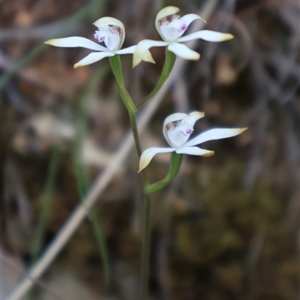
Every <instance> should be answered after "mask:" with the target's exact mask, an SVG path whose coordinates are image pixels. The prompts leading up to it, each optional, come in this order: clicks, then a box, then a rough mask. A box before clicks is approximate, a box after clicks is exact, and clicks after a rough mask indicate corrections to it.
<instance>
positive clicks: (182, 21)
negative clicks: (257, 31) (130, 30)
mask: <svg viewBox="0 0 300 300" xmlns="http://www.w3.org/2000/svg"><path fill="white" fill-rule="evenodd" d="M178 12H179V8H177V7H175V6H168V7H165V8H163V9H162V10H160V11H159V12H158V14H157V16H156V19H155V27H156V29H157V31H158V33H159V35H160V36H161V38H162V39H163V41H153V40H143V41H141V42H139V43H138V44H137V48H136V50H135V52H134V55H133V66H134V67H135V66H137V65H138V64H139V63H140V62H141V61H142V60H144V61H146V62H151V63H155V61H154V60H153V58H152V56H151V53H150V52H149V51H148V50H149V49H150V48H151V47H163V46H167V48H168V50H169V51H171V52H173V53H174V54H175V55H177V56H179V57H182V58H184V59H188V60H198V59H199V58H200V54H199V53H198V52H196V51H193V50H191V49H190V48H188V47H187V46H186V45H184V44H180V43H181V42H187V41H190V40H195V39H203V40H205V41H209V42H223V41H227V40H230V39H232V38H233V35H232V34H230V33H221V32H216V31H211V30H200V31H196V32H194V33H191V34H188V35H186V36H182V35H183V34H184V33H185V31H186V30H187V28H188V27H189V25H190V24H191V23H192V22H193V21H195V20H197V19H200V20H202V21H203V22H205V23H206V21H205V20H204V19H202V18H201V17H200V16H198V15H196V14H188V15H185V16H183V17H181V18H180V17H179V16H178V15H177V13H178Z"/></svg>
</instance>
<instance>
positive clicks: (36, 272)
mask: <svg viewBox="0 0 300 300" xmlns="http://www.w3.org/2000/svg"><path fill="white" fill-rule="evenodd" d="M216 2H217V0H214V1H209V2H208V3H207V5H206V6H205V9H202V10H201V16H202V17H204V18H206V19H208V18H209V16H210V15H211V13H212V11H213V9H214V8H215V6H216ZM203 25H204V24H203V23H199V22H195V23H194V24H193V26H192V28H191V30H192V31H197V30H200V29H201V28H202V27H203ZM195 43H196V41H195V40H193V41H190V42H189V43H187V45H188V47H190V48H194V46H195ZM186 63H187V61H185V60H182V59H177V60H176V63H175V65H174V69H173V70H172V72H171V75H170V77H169V78H168V79H167V81H166V82H165V84H164V85H163V87H162V88H161V89H160V91H159V92H158V93H157V95H156V96H155V97H154V98H153V99H152V100H151V101H149V104H147V106H146V108H145V109H144V110H143V111H142V113H141V115H140V116H139V118H138V128H139V131H143V129H144V128H145V126H146V125H147V123H148V122H149V120H150V119H151V117H152V115H153V114H154V112H155V111H156V110H157V108H158V105H159V104H160V102H161V101H162V98H163V97H164V95H165V94H166V92H167V91H168V89H169V88H170V87H171V85H172V84H173V83H174V82H175V80H176V77H177V74H178V73H180V72H182V70H183V68H184V66H185V65H186ZM133 145H134V142H133V137H132V133H131V131H130V132H128V133H127V134H126V137H125V138H124V140H123V142H122V145H121V147H120V148H119V150H117V151H116V153H115V154H114V155H113V157H112V159H111V162H110V163H109V164H108V165H107V167H106V168H105V169H104V171H103V172H102V173H101V174H100V175H99V176H98V177H97V178H96V180H95V183H94V184H93V186H92V188H91V189H90V191H89V192H88V194H87V196H86V197H85V199H83V204H79V205H78V206H77V207H76V208H75V210H74V212H73V214H72V215H71V216H70V217H69V219H68V220H67V221H66V223H65V225H64V226H63V227H62V228H61V229H60V231H59V233H58V234H57V235H56V237H55V239H54V240H53V242H52V243H51V244H50V245H49V246H48V248H47V249H46V250H45V253H44V254H43V256H42V257H41V258H40V259H39V260H38V261H37V262H36V264H35V265H34V266H33V267H32V268H31V270H30V271H29V272H28V274H27V276H26V278H24V279H23V280H22V281H21V282H20V283H19V284H18V285H17V286H16V288H15V289H14V290H13V291H12V293H11V294H10V295H9V297H8V298H7V299H6V300H18V299H21V298H22V297H23V296H24V295H25V294H26V293H27V292H28V290H29V289H30V288H31V287H32V285H33V284H34V282H35V280H36V279H37V278H39V277H40V276H41V275H42V274H43V273H44V272H45V270H46V269H47V268H48V267H49V266H50V265H51V263H52V262H53V260H54V259H55V257H56V256H57V255H58V253H59V252H60V251H61V250H62V249H63V247H64V246H65V244H66V243H67V242H68V240H69V239H70V238H71V237H72V235H73V234H74V232H75V230H76V229H77V228H78V227H79V225H80V224H81V222H82V221H83V220H84V218H85V217H86V216H87V213H88V211H89V209H90V208H91V207H92V206H93V205H94V204H95V202H96V200H97V199H98V198H99V196H100V195H101V193H102V192H103V191H104V189H105V188H106V187H107V185H108V184H109V182H110V180H111V179H112V178H113V176H114V175H115V174H116V173H117V172H118V170H119V169H120V166H121V165H122V164H123V162H124V161H125V159H126V157H127V156H128V155H129V154H130V152H131V149H132V147H133Z"/></svg>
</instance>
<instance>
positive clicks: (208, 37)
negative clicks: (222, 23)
mask: <svg viewBox="0 0 300 300" xmlns="http://www.w3.org/2000/svg"><path fill="white" fill-rule="evenodd" d="M196 39H202V40H205V41H208V42H224V41H228V40H231V39H233V35H232V34H230V33H222V32H217V31H211V30H200V31H196V32H193V33H191V34H188V35H186V36H183V37H181V38H179V39H178V40H177V41H178V42H187V41H191V40H196Z"/></svg>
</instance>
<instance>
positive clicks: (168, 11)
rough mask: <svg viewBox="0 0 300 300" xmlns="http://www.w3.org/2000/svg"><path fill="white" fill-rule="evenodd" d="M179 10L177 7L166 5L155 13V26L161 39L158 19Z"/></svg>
mask: <svg viewBox="0 0 300 300" xmlns="http://www.w3.org/2000/svg"><path fill="white" fill-rule="evenodd" d="M179 11H180V9H179V8H178V7H175V6H167V7H164V8H163V9H161V10H160V11H159V12H158V13H157V15H156V18H155V27H156V30H157V31H158V33H159V35H160V36H161V38H162V39H163V35H162V33H161V31H160V20H162V19H164V18H165V17H168V16H172V15H175V14H176V13H178V12H179Z"/></svg>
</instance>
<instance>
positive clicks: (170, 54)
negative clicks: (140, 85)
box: [136, 48, 176, 110]
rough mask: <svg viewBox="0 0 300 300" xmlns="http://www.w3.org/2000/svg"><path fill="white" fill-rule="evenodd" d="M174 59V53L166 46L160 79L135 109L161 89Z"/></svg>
mask: <svg viewBox="0 0 300 300" xmlns="http://www.w3.org/2000/svg"><path fill="white" fill-rule="evenodd" d="M175 60H176V55H175V54H174V53H173V52H171V51H169V50H168V49H167V48H166V59H165V63H164V66H163V69H162V73H161V76H160V79H159V81H158V83H157V84H156V87H155V88H154V89H153V91H152V92H151V93H150V94H149V95H148V96H147V97H146V98H144V99H143V100H142V101H141V102H140V103H139V104H138V105H137V106H136V109H137V110H139V109H140V108H141V107H142V106H143V105H144V104H145V103H146V102H147V101H148V100H149V99H151V98H153V97H154V96H155V95H156V94H157V92H158V91H159V90H160V89H161V87H162V86H163V84H164V83H165V81H166V80H167V79H168V77H169V75H170V73H171V71H172V69H173V66H174V63H175Z"/></svg>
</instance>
